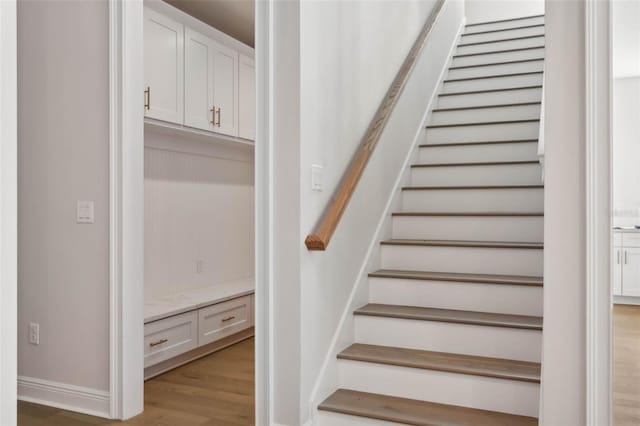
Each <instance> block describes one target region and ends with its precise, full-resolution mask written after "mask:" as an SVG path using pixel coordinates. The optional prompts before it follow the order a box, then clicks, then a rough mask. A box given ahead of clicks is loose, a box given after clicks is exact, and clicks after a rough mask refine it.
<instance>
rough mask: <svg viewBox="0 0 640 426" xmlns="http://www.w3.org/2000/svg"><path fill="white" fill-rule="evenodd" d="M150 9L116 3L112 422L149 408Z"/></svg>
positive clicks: (112, 19)
mask: <svg viewBox="0 0 640 426" xmlns="http://www.w3.org/2000/svg"><path fill="white" fill-rule="evenodd" d="M142 25H143V3H142V1H124V2H123V1H120V0H109V153H110V154H109V156H110V160H109V167H110V189H109V192H110V194H109V197H110V199H109V202H110V203H109V204H110V231H109V232H110V238H109V240H110V243H109V245H110V248H109V251H110V260H109V272H110V279H109V287H110V288H109V299H110V301H109V303H110V324H109V329H110V332H109V338H110V344H109V346H110V357H109V359H110V365H109V402H110V416H111V417H112V418H115V419H127V418H130V417H133V416H135V415H137V414H139V413H141V412H142V410H143V408H144V379H143V377H144V353H143V341H144V331H143V322H144V313H143V306H144V285H143V284H144V125H143V120H144V111H143V107H142V102H140V100H141V99H142V98H141V96H142V93H143V71H142V65H143V59H142V57H143V51H142V47H143V45H142V43H143V29H142Z"/></svg>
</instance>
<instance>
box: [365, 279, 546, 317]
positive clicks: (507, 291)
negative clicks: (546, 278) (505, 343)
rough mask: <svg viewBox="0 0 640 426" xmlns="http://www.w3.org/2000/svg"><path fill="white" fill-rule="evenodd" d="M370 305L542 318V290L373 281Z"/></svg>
mask: <svg viewBox="0 0 640 426" xmlns="http://www.w3.org/2000/svg"><path fill="white" fill-rule="evenodd" d="M369 302H370V303H383V304H387V305H401V306H421V307H425V308H441V309H458V310H465V311H474V312H492V313H498V314H513V315H533V316H542V287H536V286H524V285H505V284H479V283H464V282H450V281H426V280H409V279H391V278H373V277H372V278H369Z"/></svg>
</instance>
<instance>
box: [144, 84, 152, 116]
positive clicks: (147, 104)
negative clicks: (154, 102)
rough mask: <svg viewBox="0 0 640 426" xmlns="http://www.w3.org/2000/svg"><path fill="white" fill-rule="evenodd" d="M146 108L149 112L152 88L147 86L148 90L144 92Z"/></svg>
mask: <svg viewBox="0 0 640 426" xmlns="http://www.w3.org/2000/svg"><path fill="white" fill-rule="evenodd" d="M144 108H145V109H146V110H147V111H149V109H150V108H151V87H149V86H147V90H145V91H144Z"/></svg>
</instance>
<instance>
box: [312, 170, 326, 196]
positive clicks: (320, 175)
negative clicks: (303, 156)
mask: <svg viewBox="0 0 640 426" xmlns="http://www.w3.org/2000/svg"><path fill="white" fill-rule="evenodd" d="M323 181H324V170H323V167H322V166H320V165H318V164H312V165H311V190H312V191H322V189H323V185H324V182H323Z"/></svg>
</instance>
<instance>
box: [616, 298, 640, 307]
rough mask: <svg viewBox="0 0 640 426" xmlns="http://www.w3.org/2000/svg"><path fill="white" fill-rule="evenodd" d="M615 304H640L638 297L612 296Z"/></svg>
mask: <svg viewBox="0 0 640 426" xmlns="http://www.w3.org/2000/svg"><path fill="white" fill-rule="evenodd" d="M613 303H614V304H615V305H640V297H634V296H613Z"/></svg>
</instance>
